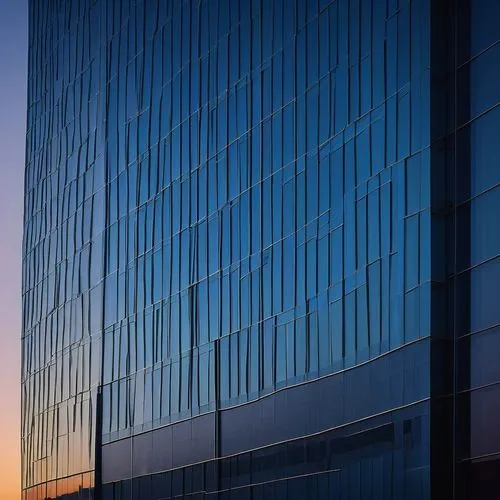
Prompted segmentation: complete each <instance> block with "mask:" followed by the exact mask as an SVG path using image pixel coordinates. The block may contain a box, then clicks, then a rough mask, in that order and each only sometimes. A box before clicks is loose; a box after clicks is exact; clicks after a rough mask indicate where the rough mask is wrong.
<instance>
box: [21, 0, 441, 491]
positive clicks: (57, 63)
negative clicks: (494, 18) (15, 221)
mask: <svg viewBox="0 0 500 500" xmlns="http://www.w3.org/2000/svg"><path fill="white" fill-rule="evenodd" d="M30 11H31V14H30V15H31V17H32V21H31V28H30V37H31V38H30V47H31V48H30V94H29V116H28V123H29V130H28V147H27V149H28V162H27V186H26V224H25V227H26V231H25V234H26V236H25V254H24V255H25V257H24V266H25V276H24V284H23V294H24V295H23V297H24V326H23V329H24V330H23V331H24V334H23V342H24V344H23V345H24V368H23V381H24V390H25V393H24V396H23V408H24V422H23V443H24V444H23V446H24V457H25V465H24V470H25V474H24V483H23V484H24V487H26V488H29V487H31V486H33V485H37V484H40V483H43V482H45V481H48V480H51V479H55V478H57V477H60V478H62V477H65V476H67V475H70V474H74V473H78V474H80V473H81V472H87V471H90V472H89V474H88V475H86V476H81V475H80V476H75V477H76V479H75V480H74V482H73V479H71V480H67V479H61V480H60V483H59V484H60V485H61V489H60V490H58V493H57V495H58V496H60V494H61V492H64V491H66V490H64V488H66V489H67V491H68V493H69V492H70V491H73V490H77V489H78V486H79V484H80V483H82V482H84V481H86V480H87V478H88V479H89V481H92V480H93V475H92V472H91V471H93V470H94V468H95V465H94V460H95V459H96V460H97V461H98V462H99V460H102V471H101V470H100V469H101V468H100V467H98V469H99V470H98V475H100V473H101V472H102V477H98V478H97V482H98V483H99V484H98V490H99V492H98V494H99V495H100V494H101V492H100V486H101V485H100V483H101V480H102V482H103V483H104V484H103V488H102V494H103V496H104V498H116V499H118V498H130V495H132V497H133V498H141V499H142V498H149V497H151V498H169V497H170V496H175V495H182V494H185V495H188V494H189V495H191V496H193V498H194V497H196V494H198V495H199V494H201V493H200V492H202V491H207V492H208V493H210V494H215V493H216V492H217V491H223V490H224V491H226V493H221V495H233V496H234V495H236V496H237V497H238V498H240V496H238V495H243V494H245V495H248V494H249V493H250V492H252V494H254V495H263V496H265V495H268V497H269V498H295V497H294V496H293V495H296V496H297V495H298V496H297V498H299V497H300V498H304V496H303V495H302V496H301V494H300V492H301V491H307V492H308V495H310V496H308V498H315V497H314V494H313V493H310V492H311V491H313V490H314V489H315V490H314V491H316V492H317V493H316V495H317V497H318V498H324V494H325V493H324V491H326V490H324V489H323V488H327V490H328V491H329V492H330V494H331V496H334V492H335V495H336V496H338V497H339V498H345V499H348V498H349V499H350V498H358V497H359V494H363V495H364V494H365V493H366V492H370V491H376V492H378V493H374V495H375V496H374V498H384V499H387V498H394V499H399V498H419V499H421V498H427V497H428V496H429V488H430V486H429V404H428V400H429V398H430V391H431V389H430V387H431V384H430V372H431V370H430V352H431V348H430V341H429V337H430V333H431V316H430V309H431V307H430V306H431V218H432V217H431V168H430V166H431V148H430V139H431V133H430V121H431V120H430V73H431V72H430V52H431V51H430V39H431V34H430V30H431V23H430V6H429V4H428V2H426V1H421V0H418V1H417V0H415V1H412V2H409V1H400V2H399V3H398V2H394V1H389V0H388V1H377V2H367V1H362V2H358V1H349V2H347V1H344V0H336V1H325V0H323V1H319V2H318V1H315V0H309V1H307V2H306V1H299V0H297V1H294V0H283V1H279V0H276V1H274V2H266V1H260V0H255V1H250V0H239V1H238V0H231V1H229V0H220V1H213V2H209V1H201V2H186V1H180V0H175V1H172V2H166V1H165V2H163V1H155V0H147V1H138V2H132V1H118V0H113V1H112V0H109V1H106V2H104V1H96V2H93V1H90V0H80V1H75V2H64V1H62V0H61V1H58V2H53V3H50V4H42V3H40V2H32V3H31V7H30ZM49 339H50V340H49ZM41 346H43V347H44V349H41ZM101 349H102V353H103V355H102V370H101V356H100V352H101ZM51 366H54V368H51ZM75 367H76V368H75ZM49 374H50V375H49ZM80 374H81V375H80ZM98 386H99V394H100V395H99V396H98V390H97V388H98ZM40 387H42V388H44V389H43V390H40V389H39V388H40ZM44 391H45V392H44ZM58 391H59V392H58ZM42 393H43V394H50V395H52V396H53V397H54V400H52V399H50V400H48V399H47V397H48V396H47V397H46V398H45V399H44V401H41V400H40V399H39V397H38V395H39V394H42ZM101 398H102V414H101V412H100V411H99V412H98V411H97V402H98V400H99V401H101ZM50 415H58V417H59V419H58V420H57V419H56V420H50V419H51V418H52V419H53V418H54V417H53V416H52V417H51V416H50ZM75 415H76V416H78V418H76V420H75ZM97 416H98V417H99V418H96V417H97ZM46 417H47V418H46ZM75 421H76V422H77V424H75ZM46 422H47V423H46ZM49 422H56V423H54V424H53V425H52V431H47V432H45V431H44V432H42V431H41V429H42V426H43V425H45V426H47V425H48V423H49ZM96 424H99V425H96ZM75 425H76V427H75ZM96 427H97V430H96ZM45 428H47V427H45ZM80 429H84V431H82V430H80ZM85 433H87V434H85ZM313 435H314V436H313ZM41 436H44V437H45V436H46V439H42V437H41ZM78 439H80V440H81V442H82V443H84V444H85V447H83V449H85V450H87V451H88V454H87V455H88V460H87V458H86V461H85V462H82V463H80V462H75V460H74V458H73V457H74V455H75V453H76V452H75V450H77V449H80V448H81V447H80V445H79V443H78V441H77V440H78ZM95 439H97V446H95ZM101 440H102V444H103V446H102V449H101V447H100V446H99V442H100V441H101ZM162 440H163V441H162ZM41 441H47V442H48V443H50V452H48V451H46V448H43V447H42V446H43V445H41V444H39V443H40V442H41ZM160 443H164V445H163V446H161V445H160ZM94 447H95V448H96V449H97V454H96V456H94ZM155 447H156V448H155ZM65 450H66V451H65ZM68 450H69V451H68ZM87 455H85V457H87ZM151 457H153V458H154V459H153V458H151ZM280 460H284V461H285V462H286V464H287V465H286V467H285V466H280V465H279V464H280V463H281V462H280ZM49 462H50V463H54V462H56V463H57V464H58V467H61V468H56V469H54V468H53V467H52V468H51V469H50V472H49V469H48V468H47V469H46V470H47V472H45V474H44V473H43V472H38V469H39V468H42V471H43V468H44V467H50V466H48V465H46V464H48V463H49ZM38 464H40V465H38ZM59 464H61V465H60V466H59ZM194 464H198V465H194ZM263 464H265V465H263ZM169 470H170V471H169ZM199 477H201V478H203V480H202V481H201V480H199ZM196 478H198V479H196ZM374 481H375V483H376V484H377V485H378V486H377V487H375V486H374V484H375V483H374ZM377 481H378V483H377ZM261 483H262V484H261ZM263 483H266V485H265V486H264V485H263ZM82 484H83V483H82ZM169 484H170V485H171V486H168V485H169ZM89 485H91V484H90V483H89ZM51 487H52V486H50V488H51ZM83 487H84V488H86V487H87V484H86V483H85V484H83ZM42 488H43V486H40V487H39V488H38V490H30V491H31V493H30V495H32V497H33V498H40V497H41V498H43V493H40V492H39V491H40V490H41V489H42ZM72 488H73V489H72ZM151 488H154V490H153V489H151ZM169 488H170V489H169ZM311 488H313V490H311ZM374 488H375V489H374ZM230 490H234V491H233V493H230ZM51 491H52V490H51ZM377 495H378V496H377ZM47 496H51V497H52V496H55V495H53V494H52V493H50V495H49V494H48V493H47ZM28 498H31V497H30V496H29V495H28ZM242 498H243V497H242Z"/></svg>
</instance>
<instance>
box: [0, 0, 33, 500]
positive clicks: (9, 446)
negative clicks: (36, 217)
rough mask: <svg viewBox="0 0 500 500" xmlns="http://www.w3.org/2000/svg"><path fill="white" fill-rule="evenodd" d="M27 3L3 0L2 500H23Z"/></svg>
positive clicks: (0, 21) (0, 177) (0, 155)
mask: <svg viewBox="0 0 500 500" xmlns="http://www.w3.org/2000/svg"><path fill="white" fill-rule="evenodd" d="M27 16H28V12H27V0H0V443H1V446H0V500H14V499H15V500H19V498H20V480H21V479H20V470H21V465H20V421H21V403H20V399H21V398H20V376H21V364H20V359H21V355H20V350H21V349H20V347H21V344H20V338H21V244H22V224H23V180H24V157H25V136H26V79H27V76H26V73H27V60H28V41H27V24H28V21H27Z"/></svg>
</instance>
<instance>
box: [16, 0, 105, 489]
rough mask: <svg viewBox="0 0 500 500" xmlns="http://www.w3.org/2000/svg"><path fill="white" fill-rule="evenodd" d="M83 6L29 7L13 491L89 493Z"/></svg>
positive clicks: (93, 130) (93, 17) (91, 42)
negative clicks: (17, 455)
mask: <svg viewBox="0 0 500 500" xmlns="http://www.w3.org/2000/svg"><path fill="white" fill-rule="evenodd" d="M90 4H91V2H83V1H82V2H66V1H62V0H60V1H53V2H37V1H31V2H30V4H29V68H28V69H29V77H28V78H29V79H28V116H27V142H26V174H25V219H24V243H23V283H22V294H23V322H22V330H23V331H22V346H23V349H22V353H23V354H22V457H23V459H22V487H23V490H24V493H23V497H24V498H27V499H39V498H55V497H56V496H57V497H62V496H64V495H67V494H70V493H72V492H74V491H78V490H80V491H81V498H91V497H90V496H89V495H91V493H90V491H91V490H92V488H93V486H94V472H93V471H94V468H95V452H94V451H95V444H96V443H95V440H96V436H97V432H96V404H97V390H98V386H99V385H100V383H101V355H100V353H101V346H102V324H101V323H102V314H101V311H102V305H103V278H104V276H105V263H104V259H103V256H104V247H105V239H106V234H107V230H106V226H107V223H106V200H107V194H106V193H107V187H106V185H107V180H106V179H107V177H106V175H107V174H106V166H105V158H104V147H103V146H104V137H105V130H104V127H103V125H104V123H105V121H104V119H103V118H104V108H103V104H104V102H105V101H104V99H103V90H104V89H105V87H104V86H103V85H102V84H101V82H105V81H106V80H105V73H104V72H103V71H104V69H105V65H103V64H102V63H103V62H105V59H102V57H103V56H104V55H105V53H104V52H103V50H102V49H103V48H104V47H105V45H104V38H102V39H101V36H100V31H99V23H98V21H97V19H98V10H97V8H96V7H93V8H91V7H90Z"/></svg>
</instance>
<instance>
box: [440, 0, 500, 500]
mask: <svg viewBox="0 0 500 500" xmlns="http://www.w3.org/2000/svg"><path fill="white" fill-rule="evenodd" d="M499 14H500V10H499V6H498V5H497V3H494V2H493V3H492V2H488V1H484V0H478V1H470V2H462V5H459V7H458V8H457V25H456V34H457V36H456V39H455V44H454V47H455V58H454V68H453V70H454V71H453V76H454V82H455V92H456V94H455V95H456V103H454V106H453V107H451V109H452V110H453V112H452V120H450V123H451V129H452V130H451V133H450V147H451V148H453V154H451V155H450V157H451V161H450V162H449V163H450V167H451V169H452V173H451V178H452V179H454V185H453V186H454V189H453V191H452V196H451V199H452V200H453V207H454V211H453V219H452V220H453V223H454V227H453V229H454V230H453V231H452V232H451V234H452V235H453V237H454V248H455V254H454V255H453V257H452V258H450V260H449V262H450V265H449V269H450V273H449V276H450V279H449V282H450V288H451V289H452V291H453V294H452V297H453V299H454V306H455V308H454V318H453V319H454V322H453V333H454V337H453V338H454V341H455V379H454V382H455V386H454V388H455V391H454V395H455V398H454V412H455V416H456V419H455V461H456V466H455V478H456V479H455V481H456V489H455V495H456V498H460V499H462V498H464V499H465V498H493V497H494V494H493V492H494V491H496V490H498V470H499V467H500V461H499V456H500V433H499V431H498V425H497V421H498V416H499V415H500V391H499V385H498V382H499V381H500V372H499V370H498V363H497V360H496V353H497V352H498V346H499V345H500V335H499V334H500V330H499V327H498V325H499V324H500V313H499V307H498V294H497V288H498V279H499V277H500V238H499V236H498V231H497V226H498V221H497V214H498V213H499V210H500V167H499V160H500V149H499V142H498V137H497V136H498V130H499V124H500V106H499V105H500V84H499V83H498V78H497V76H498V58H499V56H500V34H499V32H498V28H497V24H496V22H495V21H494V20H495V19H498V16H499Z"/></svg>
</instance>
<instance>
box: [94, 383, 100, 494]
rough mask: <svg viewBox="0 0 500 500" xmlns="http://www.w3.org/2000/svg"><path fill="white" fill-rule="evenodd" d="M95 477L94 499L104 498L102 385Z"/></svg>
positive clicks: (98, 391)
mask: <svg viewBox="0 0 500 500" xmlns="http://www.w3.org/2000/svg"><path fill="white" fill-rule="evenodd" d="M95 432H96V435H95V450H94V453H95V476H94V477H95V479H94V483H95V485H94V500H102V387H101V386H99V387H98V389H97V398H96V416H95Z"/></svg>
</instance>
